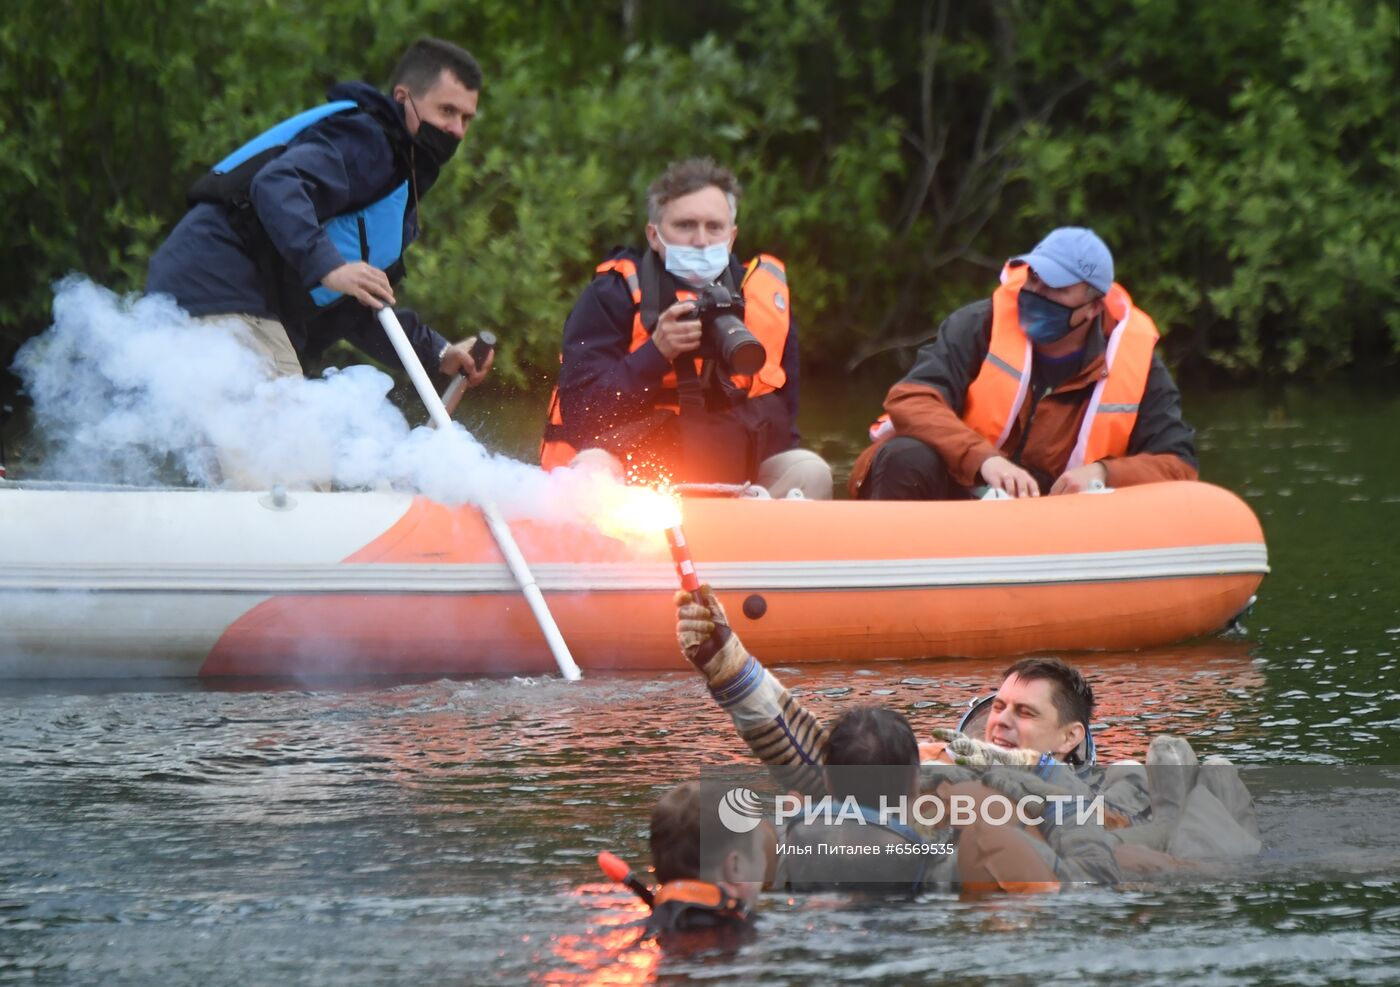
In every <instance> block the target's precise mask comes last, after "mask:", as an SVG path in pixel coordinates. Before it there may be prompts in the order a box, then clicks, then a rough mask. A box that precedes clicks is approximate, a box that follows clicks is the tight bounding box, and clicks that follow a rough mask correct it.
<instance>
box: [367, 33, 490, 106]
mask: <svg viewBox="0 0 1400 987" xmlns="http://www.w3.org/2000/svg"><path fill="white" fill-rule="evenodd" d="M443 69H447V71H449V72H451V73H452V74H453V75H455V76H456V77H457V80H458V81H459V82H461V83H462V85H464V86H466V87H467V88H468V89H471V90H473V91H480V89H481V66H480V65H478V64H477V61H476V59H475V58H473V57H472V55H471V52H469V51H467V50H466V49H464V48H459V47H457V46H456V45H454V44H453V43H452V42H451V41H442V40H440V39H438V38H419V39H418V40H417V41H415V42H413V44H411V45H409V47H408V50H407V51H405V52H404V53H403V54H402V55H401V56H399V61H398V64H397V65H395V66H394V72H393V74H392V75H391V76H389V90H390V91H391V92H392V91H393V89H394V87H395V86H397V85H399V84H401V83H402V84H403V85H405V86H407V87H408V89H409V91H410V92H412V93H413V94H414V95H415V96H421V95H423V94H424V93H425V92H427V91H428V90H429V89H431V88H432V87H433V84H434V83H436V82H437V81H438V78H439V77H441V75H442V70H443Z"/></svg>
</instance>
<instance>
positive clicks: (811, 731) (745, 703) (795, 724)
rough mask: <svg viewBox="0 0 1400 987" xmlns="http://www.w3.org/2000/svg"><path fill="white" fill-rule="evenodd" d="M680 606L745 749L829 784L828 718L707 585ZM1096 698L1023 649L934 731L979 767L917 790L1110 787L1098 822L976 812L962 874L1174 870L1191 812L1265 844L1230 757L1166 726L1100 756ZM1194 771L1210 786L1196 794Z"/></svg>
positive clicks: (694, 653)
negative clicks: (797, 694)
mask: <svg viewBox="0 0 1400 987" xmlns="http://www.w3.org/2000/svg"><path fill="white" fill-rule="evenodd" d="M676 605H677V638H678V641H679V643H680V646H681V651H682V653H683V654H684V655H685V656H686V658H687V659H688V660H689V661H690V662H691V663H692V664H693V665H695V667H696V668H697V669H699V670H700V672H701V674H702V675H704V677H705V679H706V682H707V683H708V684H709V688H710V693H711V695H712V696H713V698H714V699H715V701H716V702H717V703H718V704H719V706H720V708H721V709H724V710H725V711H726V712H727V713H729V715H730V718H731V719H732V720H733V722H734V726H735V728H736V730H737V731H738V733H739V735H740V737H742V738H743V740H744V741H745V743H747V744H748V746H749V749H750V750H751V751H753V753H754V754H755V755H757V756H758V757H759V758H760V759H761V760H762V761H763V763H764V764H766V765H768V766H769V767H770V768H772V769H773V770H774V774H775V775H776V777H777V778H778V780H779V781H780V783H781V784H782V785H783V786H784V787H786V788H789V789H793V790H796V791H799V792H804V793H807V794H809V795H821V794H825V793H826V792H827V791H828V790H829V783H828V777H827V774H826V766H827V765H828V764H829V763H830V761H829V758H830V744H831V732H830V731H829V730H828V728H827V727H826V726H825V725H824V724H823V723H821V721H819V720H818V719H817V718H816V717H815V716H813V715H812V714H811V713H810V712H809V711H808V710H806V709H805V708H803V707H802V706H801V704H800V703H798V702H797V700H796V699H794V698H793V696H792V695H791V693H789V692H788V691H787V689H786V688H785V687H784V686H783V685H782V683H781V682H779V681H778V679H777V678H776V677H775V676H774V675H773V674H772V673H771V672H769V671H768V670H767V669H765V668H764V667H763V666H762V665H761V664H760V663H759V661H758V659H756V658H755V657H753V656H752V655H751V654H749V653H748V651H747V649H746V648H744V646H743V644H742V643H741V642H740V641H739V637H738V635H737V634H735V633H734V632H733V630H732V629H731V628H730V626H729V620H728V617H727V616H726V614H725V612H724V608H723V607H722V606H721V605H720V603H719V601H718V600H717V599H716V598H715V596H714V594H713V593H712V592H711V591H710V590H709V587H707V586H702V587H701V588H700V590H699V591H698V592H697V593H696V594H690V593H686V592H681V593H678V594H677V596H676ZM1093 708H1094V696H1093V690H1092V689H1091V688H1090V686H1089V684H1088V682H1087V681H1085V679H1084V677H1083V676H1082V675H1081V674H1080V673H1079V671H1078V670H1077V669H1075V668H1074V667H1073V666H1070V665H1068V664H1067V663H1065V662H1062V661H1060V660H1058V659H1053V658H1028V659H1023V660H1021V661H1018V662H1016V663H1015V664H1013V665H1012V666H1011V667H1010V668H1009V669H1007V671H1006V673H1005V674H1004V676H1003V678H1002V682H1001V684H1000V686H999V688H998V689H997V693H996V695H995V696H993V697H991V698H990V699H988V700H984V701H983V702H982V703H979V704H978V705H977V706H976V707H975V708H974V709H973V710H972V711H971V712H970V713H969V715H968V716H966V717H964V718H963V722H962V723H960V724H959V730H957V731H952V730H936V731H934V735H935V736H936V737H939V738H940V740H941V741H942V742H941V743H936V744H923V745H920V755H921V760H922V762H923V764H924V765H926V766H930V765H950V764H951V765H957V766H962V767H970V768H974V769H979V774H978V775H977V776H976V777H975V778H974V777H973V776H970V775H961V774H957V773H952V774H950V773H949V772H948V771H947V770H944V769H941V768H940V769H938V770H937V771H934V772H933V773H932V774H931V775H930V776H929V777H928V778H926V779H925V780H924V785H923V789H924V790H925V791H929V790H930V789H931V788H932V789H933V790H934V791H935V793H936V794H938V796H939V797H940V798H943V799H948V798H951V797H952V796H954V795H960V796H963V797H965V798H970V799H973V800H974V801H976V802H977V803H978V804H979V805H980V804H982V802H984V801H985V799H987V798H988V797H992V796H994V795H996V794H1002V795H1005V796H1007V797H1009V798H1011V799H1013V800H1014V799H1018V798H1021V797H1024V796H1035V797H1037V798H1041V799H1044V798H1046V797H1047V796H1050V795H1054V796H1061V795H1065V796H1070V797H1076V796H1077V797H1079V798H1081V799H1085V800H1090V801H1091V800H1093V799H1095V798H1102V800H1103V803H1104V806H1105V813H1104V821H1103V824H1102V825H1099V824H1097V823H1092V824H1080V823H1077V822H1076V823H1074V824H1071V823H1070V822H1069V821H1068V820H1066V819H1064V818H1062V817H1061V818H1057V819H1049V818H1047V821H1046V823H1045V824H1043V825H1042V826H1041V827H1039V828H1037V829H1035V830H1034V831H1030V830H1027V831H1026V832H1024V833H1023V832H1021V831H1019V830H1014V829H1008V828H1006V827H1003V826H996V825H993V826H989V825H986V823H985V821H984V820H983V819H982V818H981V816H980V815H979V819H978V822H977V823H975V824H973V825H972V826H970V827H968V828H967V829H966V830H965V831H964V832H962V833H961V834H960V837H959V839H958V843H959V853H958V870H959V874H960V876H961V880H962V882H963V884H964V885H965V886H968V887H976V888H1002V889H1006V890H1041V889H1048V888H1052V887H1058V886H1059V885H1060V883H1061V882H1063V881H1082V880H1093V881H1099V882H1102V883H1113V882H1114V881H1116V880H1117V879H1118V877H1119V875H1120V874H1121V873H1123V872H1125V871H1127V872H1136V873H1149V872H1155V871H1159V870H1163V869H1170V868H1172V867H1175V866H1176V865H1177V862H1176V861H1173V860H1172V859H1171V858H1169V857H1166V856H1165V855H1164V854H1162V853H1161V852H1160V851H1163V850H1166V849H1167V848H1168V847H1169V846H1171V845H1172V839H1173V836H1174V834H1175V833H1176V831H1177V829H1178V828H1179V824H1180V822H1181V820H1182V819H1184V818H1186V817H1187V816H1188V815H1189V814H1191V813H1192V812H1194V813H1196V818H1198V819H1209V821H1210V823H1211V824H1212V825H1213V826H1215V827H1216V828H1218V829H1219V830H1220V831H1221V832H1222V833H1224V832H1226V831H1228V836H1229V839H1230V841H1231V842H1230V846H1231V848H1232V852H1237V853H1244V854H1248V853H1254V852H1257V850H1258V846H1259V844H1258V829H1257V826H1256V825H1255V822H1254V815H1253V805H1252V801H1251V800H1250V798H1249V794H1248V792H1247V791H1246V790H1245V789H1244V787H1243V785H1242V784H1241V783H1240V781H1239V778H1238V776H1237V774H1236V773H1235V771H1234V768H1233V767H1232V766H1230V765H1229V764H1228V762H1223V761H1221V762H1217V764H1216V765H1215V767H1216V768H1217V770H1205V769H1204V768H1206V767H1210V764H1209V762H1208V763H1207V765H1206V766H1203V769H1202V770H1200V771H1199V772H1198V771H1197V770H1196V768H1197V761H1196V757H1195V754H1194V752H1193V751H1191V748H1190V745H1189V744H1187V743H1186V742H1185V741H1184V740H1181V739H1180V738H1176V737H1159V738H1157V739H1156V740H1154V741H1153V743H1152V746H1151V747H1150V748H1149V752H1148V766H1147V767H1146V768H1144V767H1143V766H1142V765H1139V764H1137V763H1136V762H1127V763H1125V764H1121V765H1112V766H1110V767H1108V768H1104V767H1100V766H1098V765H1097V764H1096V758H1095V751H1094V744H1093V735H1092V732H1091V730H1090V720H1091V717H1092V714H1093ZM984 717H985V719H984ZM963 730H967V731H970V732H972V733H974V734H977V735H978V736H969V735H968V734H967V733H964V732H962V731H963ZM844 760H846V761H848V762H849V761H850V760H852V759H844ZM864 763H867V764H875V763H877V762H876V761H869V760H867V761H865V762H864ZM1198 782H1199V783H1200V785H1201V786H1203V788H1204V789H1205V794H1203V795H1202V796H1201V797H1199V798H1197V799H1196V802H1195V803H1194V806H1193V804H1192V802H1191V799H1192V796H1193V794H1194V793H1193V791H1192V790H1193V789H1194V788H1195V787H1196V786H1197V783H1198ZM1188 810H1189V811H1188Z"/></svg>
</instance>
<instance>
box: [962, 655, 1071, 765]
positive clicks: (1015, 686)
mask: <svg viewBox="0 0 1400 987" xmlns="http://www.w3.org/2000/svg"><path fill="white" fill-rule="evenodd" d="M1093 713H1094V690H1093V689H1092V688H1090V686H1089V683H1088V682H1086V681H1084V676H1083V675H1081V674H1080V673H1079V670H1078V669H1076V668H1075V667H1074V666H1073V665H1069V664H1066V663H1065V662H1063V661H1060V659H1058V658H1024V659H1022V660H1021V661H1018V662H1017V663H1016V664H1014V665H1012V666H1011V667H1010V668H1008V669H1007V670H1006V672H1005V674H1004V675H1003V677H1002V680H1001V687H1000V688H998V689H997V694H996V698H995V699H993V700H992V704H991V709H990V712H989V714H988V716H987V728H986V733H985V735H984V736H983V737H982V739H983V740H985V741H986V742H987V743H989V744H995V745H996V746H997V747H1021V748H1025V749H1027V750H1033V751H1040V752H1041V753H1042V754H1052V755H1054V756H1055V757H1056V758H1057V759H1059V760H1061V761H1063V760H1064V759H1065V758H1066V757H1067V756H1068V755H1069V754H1070V753H1071V752H1072V751H1074V750H1075V748H1077V747H1078V746H1079V744H1080V742H1081V741H1083V740H1084V735H1085V733H1086V732H1087V731H1088V729H1089V721H1090V719H1091V717H1092V716H1093Z"/></svg>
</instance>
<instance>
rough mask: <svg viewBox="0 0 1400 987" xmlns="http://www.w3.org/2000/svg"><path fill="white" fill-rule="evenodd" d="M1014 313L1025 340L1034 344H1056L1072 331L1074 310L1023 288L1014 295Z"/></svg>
mask: <svg viewBox="0 0 1400 987" xmlns="http://www.w3.org/2000/svg"><path fill="white" fill-rule="evenodd" d="M1016 312H1017V315H1019V316H1020V319H1021V328H1022V329H1023V330H1024V331H1025V333H1026V338H1027V339H1029V340H1030V341H1031V342H1032V343H1035V344H1040V343H1054V342H1058V341H1059V340H1061V339H1064V338H1065V337H1066V336H1068V335H1069V334H1070V331H1071V330H1072V329H1074V325H1073V324H1072V323H1071V322H1070V319H1071V318H1072V317H1073V316H1074V312H1075V310H1074V309H1072V308H1070V307H1069V306H1068V305H1061V304H1060V303H1059V302H1056V301H1052V300H1051V299H1049V298H1046V297H1045V296H1044V295H1037V294H1036V293H1035V292H1033V291H1028V290H1026V289H1025V288H1022V289H1021V290H1020V292H1019V293H1018V294H1017V295H1016Z"/></svg>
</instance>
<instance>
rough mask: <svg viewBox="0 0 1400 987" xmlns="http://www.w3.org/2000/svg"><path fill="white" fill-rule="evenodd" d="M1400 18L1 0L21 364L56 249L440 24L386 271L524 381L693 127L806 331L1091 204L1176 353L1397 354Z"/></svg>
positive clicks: (693, 145)
mask: <svg viewBox="0 0 1400 987" xmlns="http://www.w3.org/2000/svg"><path fill="white" fill-rule="evenodd" d="M1397 30H1400V27H1398V26H1397V22H1396V14H1395V8H1394V6H1393V4H1389V3H1386V2H1384V0H1288V2H1283V3H1280V2H1270V0H1236V2H1233V3H1228V4H1215V3H1197V2H1190V0H1131V2H1125V0H1043V2H1042V0H1001V2H998V3H987V4H982V3H978V4H973V3H966V2H959V0H867V2H863V3H860V4H854V3H847V2H842V0H710V2H706V3H703V4H645V3H641V2H639V0H607V2H603V3H580V2H578V0H548V2H542V3H538V4H518V3H514V2H511V0H479V2H477V3H473V4H463V3H460V2H455V0H402V2H398V3H387V2H383V0H318V2H315V3H312V2H309V0H280V2H273V0H194V2H188V3H186V2H179V3H177V2H174V0H139V2H138V0H11V2H10V4H8V5H7V8H6V16H5V18H4V19H3V21H0V59H3V67H2V68H0V106H3V109H0V204H2V205H3V208H4V215H5V217H6V219H7V222H8V223H9V225H10V235H9V236H7V237H6V238H5V242H6V247H5V261H6V263H5V264H4V271H3V274H0V278H3V282H0V284H3V291H2V292H0V365H3V364H4V363H8V356H9V354H10V353H11V352H12V351H13V349H14V347H15V346H17V345H18V344H19V342H21V341H22V340H23V339H24V338H26V337H27V336H29V335H32V334H33V333H34V332H36V331H39V330H40V329H42V328H43V326H44V325H45V324H46V321H47V310H48V305H49V301H50V292H51V289H50V285H51V283H52V282H53V280H54V279H56V278H57V277H60V276H62V275H63V274H65V273H66V272H68V271H71V270H77V271H83V272H86V273H88V274H89V275H91V276H92V277H94V278H95V279H97V280H99V281H102V282H104V283H106V284H108V285H109V286H111V287H113V288H114V289H117V290H119V291H124V290H136V289H139V288H140V286H141V284H142V281H143V278H144V270H145V264H146V260H147V258H148V257H149V255H150V252H151V251H152V250H153V249H154V248H155V246H156V245H157V244H158V243H159V242H160V238H161V236H162V235H163V234H164V232H165V231H167V230H168V229H169V228H170V226H171V225H173V223H174V222H175V221H176V220H177V219H178V217H179V215H180V213H181V210H182V208H183V192H184V189H185V188H186V186H187V185H188V183H189V182H190V181H191V180H192V179H193V178H194V177H196V176H197V175H198V174H199V172H200V171H201V170H202V169H203V168H205V167H207V165H208V163H209V162H210V161H212V160H215V159H216V158H217V157H219V156H221V155H222V154H223V153H225V152H226V151H227V150H228V149H230V148H232V147H234V146H236V145H237V144H238V143H240V142H241V141H243V140H245V139H247V138H248V137H250V136H251V135H253V134H255V133H257V132H258V131H259V130H260V129H262V128H263V127H265V126H267V125H268V124H270V123H272V122H274V121H276V120H278V119H281V118H282V117H285V116H286V115H288V114H290V113H292V112H294V111H296V110H299V109H301V108H304V107H306V106H308V105H311V104H312V103H314V102H316V101H318V100H319V99H320V98H321V97H322V95H323V93H324V91H325V89H326V88H327V87H328V86H329V85H330V84H332V83H333V82H335V81H336V80H338V79H342V78H351V77H366V78H369V79H370V80H371V81H375V82H378V83H380V84H382V83H383V82H384V81H385V80H386V77H387V75H388V73H389V70H390V68H391V67H392V64H393V62H394V60H395V58H396V57H397V55H398V53H399V52H400V50H401V49H402V48H403V47H404V46H405V45H406V44H407V43H408V42H409V41H411V40H412V39H413V38H415V37H417V36H420V35H423V34H434V35H440V36H444V37H450V38H453V39H455V40H458V41H460V42H461V43H463V44H465V45H466V46H467V47H468V48H470V49H471V50H472V51H474V52H475V53H476V54H477V55H478V57H479V58H480V60H481V62H482V64H483V68H484V69H485V72H486V85H485V87H484V90H483V94H482V102H481V115H480V118H479V120H478V122H477V124H476V125H475V126H474V128H473V130H472V132H471V134H470V135H469V137H468V140H467V143H466V146H465V148H464V149H463V151H462V152H460V153H459V155H458V158H457V159H456V160H454V162H453V164H452V166H451V167H450V168H449V169H448V171H447V172H446V174H445V175H444V177H443V179H442V180H441V182H440V183H439V185H438V186H437V187H436V188H434V189H433V190H432V192H431V194H430V195H429V196H428V197H427V198H426V199H425V200H424V205H423V211H422V220H423V228H424V237H423V240H422V242H421V243H420V244H418V245H417V246H416V247H415V248H414V249H413V250H412V251H411V252H410V254H409V256H408V266H409V272H410V277H409V279H408V281H407V282H406V283H405V286H404V289H403V291H402V292H401V297H402V298H404V299H405V300H406V301H408V302H410V303H411V304H413V305H415V306H416V307H417V308H419V309H420V310H421V311H422V312H423V313H424V314H425V315H426V316H427V317H428V318H429V319H430V321H432V322H433V323H434V324H435V325H437V326H438V327H439V328H441V329H442V330H443V331H444V332H445V333H446V334H447V335H450V336H457V335H466V334H468V333H470V332H472V331H475V330H476V329H478V328H491V329H493V330H494V331H497V332H498V333H499V334H500V335H501V336H502V339H503V341H504V343H505V345H504V346H503V348H502V352H501V354H500V359H499V360H498V363H497V366H498V368H499V369H500V371H501V375H502V376H503V377H504V378H505V379H507V380H510V381H511V382H513V383H515V384H517V385H520V386H526V387H531V388H534V387H537V386H539V385H540V384H542V383H543V382H544V381H546V380H547V379H549V378H552V376H553V373H554V370H555V367H556V366H557V363H556V353H557V349H558V342H559V335H560V330H561V327H562V324H563V320H564V318H565V316H566V315H567V313H568V311H569V308H570V306H571V305H572V302H573V299H574V298H575V297H576V296H577V294H578V292H579V291H580V290H581V288H582V287H583V286H584V285H585V284H586V283H587V281H588V280H589V278H590V277H591V274H592V268H593V266H594V265H595V264H596V263H597V262H598V261H599V260H600V259H601V258H602V257H603V256H604V255H605V254H606V252H607V251H608V249H609V248H610V247H612V246H614V245H618V244H622V243H634V244H635V243H639V242H640V238H641V227H642V224H643V223H644V222H645V216H644V214H643V206H642V198H643V193H644V190H645V188H646V186H647V184H648V183H649V182H650V180H651V179H652V178H653V177H655V175H656V174H657V172H659V171H660V170H661V169H662V168H663V167H664V166H665V164H666V163H667V162H668V161H670V160H673V159H676V158H679V157H683V156H688V155H692V154H709V155H711V156H713V157H715V158H716V159H718V160H720V161H722V162H724V163H726V164H728V165H729V166H731V167H732V168H733V169H734V170H735V171H736V172H737V173H738V174H739V176H740V178H741V180H742V181H743V183H744V185H745V196H744V199H743V202H742V203H741V207H740V229H741V234H740V247H739V249H740V251H741V252H743V253H752V252H755V251H757V250H766V251H771V252H773V253H777V254H779V255H780V256H782V257H784V259H785V260H787V262H788V265H789V270H790V273H791V277H792V280H793V284H794V290H795V292H796V296H795V298H796V311H797V313H798V316H799V319H800V321H801V325H802V328H803V334H804V342H805V346H804V352H805V353H806V358H807V361H808V365H809V367H815V368H817V369H820V368H822V367H828V368H832V367H836V366H843V365H845V366H850V365H854V364H857V363H859V362H862V361H864V360H867V359H870V358H873V357H877V356H878V355H880V354H882V353H886V352H888V351H894V352H907V351H908V350H909V349H910V348H911V347H912V346H913V345H915V344H916V343H917V342H918V341H919V340H921V339H923V338H924V337H926V336H927V335H928V334H929V333H930V332H931V331H932V330H933V328H934V327H935V326H936V325H937V323H938V320H939V319H940V318H941V317H942V316H943V315H944V314H946V312H947V311H948V310H949V309H950V308H951V307H953V306H955V305H959V304H962V303H965V302H967V301H970V300H972V299H974V298H977V297H979V296H983V295H985V294H986V293H987V292H988V290H989V289H990V287H991V286H992V285H993V284H994V283H995V272H996V270H997V269H998V268H999V267H1000V265H1001V263H1002V261H1003V260H1004V258H1006V257H1007V256H1009V255H1011V254H1013V253H1016V252H1019V251H1021V250H1024V249H1026V248H1028V247H1029V246H1030V245H1031V244H1033V243H1034V242H1035V241H1036V240H1037V239H1038V238H1039V237H1040V236H1041V235H1042V234H1043V233H1044V232H1046V231H1047V230H1048V229H1049V228H1051V227H1053V226H1056V225H1064V224H1070V223H1077V224H1084V225H1090V226H1093V227H1094V228H1095V229H1097V230H1098V231H1099V232H1100V233H1101V234H1102V235H1103V236H1104V237H1105V239H1106V240H1108V242H1109V243H1110V245H1112V246H1113V248H1114V251H1115V258H1116V260H1117V265H1118V271H1119V274H1120V280H1121V281H1122V282H1123V283H1124V284H1125V285H1126V286H1127V287H1128V288H1129V290H1130V291H1131V292H1132V293H1133V295H1134V297H1135V298H1136V299H1137V300H1138V302H1139V303H1140V304H1141V305H1142V306H1143V307H1144V308H1145V309H1146V310H1147V311H1149V312H1150V313H1151V314H1152V315H1153V316H1154V318H1155V319H1156V321H1157V322H1158V325H1159V327H1161V328H1162V329H1163V330H1164V331H1167V332H1170V333H1171V336H1170V340H1169V343H1170V347H1171V350H1172V352H1173V353H1174V354H1175V355H1176V356H1177V357H1178V358H1180V359H1183V360H1186V361H1190V362H1195V363H1198V364H1201V365H1207V364H1209V365H1212V366H1215V367H1219V368H1223V369H1225V370H1226V371H1229V372H1234V373H1239V374H1260V373H1263V374H1303V373H1315V372H1318V371H1321V370H1325V369H1327V368H1330V367H1334V366H1338V365H1342V364H1346V363H1348V362H1354V361H1368V362H1371V361H1393V359H1394V357H1395V355H1396V354H1397V353H1400V288H1397V282H1396V278H1395V276H1394V275H1395V272H1396V271H1397V270H1400V205H1398V204H1397V198H1396V195H1395V189H1396V187H1397V179H1400V174H1398V173H1397V172H1400V139H1397V138H1400V134H1397V126H1400V124H1398V123H1397V121H1400V112H1398V111H1400V105H1397V103H1400V99H1397V96H1396V95H1395V92H1396V87H1395V85H1394V79H1395V68H1396V66H1395V55H1396V47H1397Z"/></svg>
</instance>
